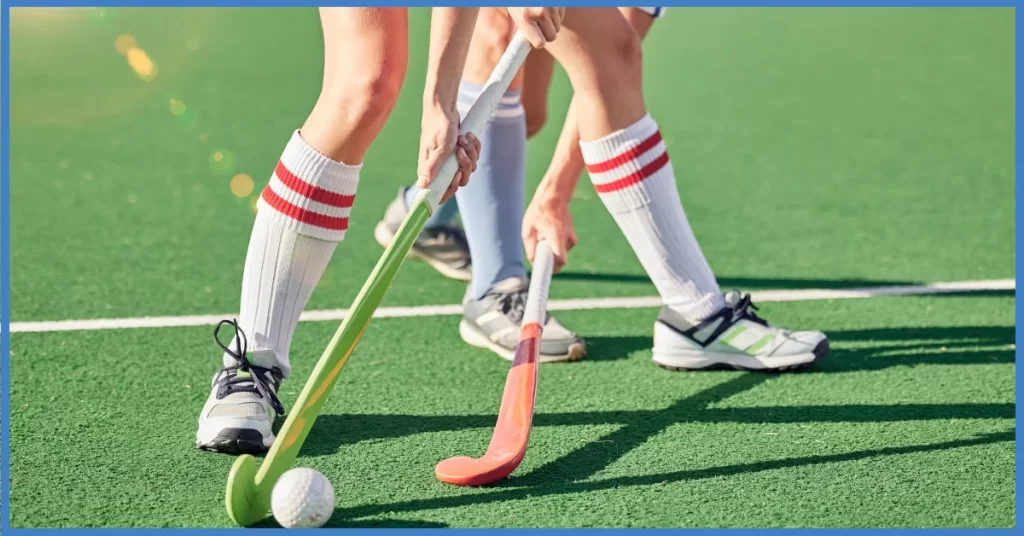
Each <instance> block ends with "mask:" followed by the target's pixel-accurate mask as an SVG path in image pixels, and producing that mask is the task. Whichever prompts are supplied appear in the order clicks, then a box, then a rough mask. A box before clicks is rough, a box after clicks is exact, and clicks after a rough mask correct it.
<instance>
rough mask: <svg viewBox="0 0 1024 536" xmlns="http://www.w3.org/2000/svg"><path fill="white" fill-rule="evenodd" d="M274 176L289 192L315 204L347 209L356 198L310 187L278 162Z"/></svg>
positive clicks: (313, 186)
mask: <svg viewBox="0 0 1024 536" xmlns="http://www.w3.org/2000/svg"><path fill="white" fill-rule="evenodd" d="M274 174H275V175H277V178H278V179H279V180H280V181H281V184H284V185H285V186H287V187H288V189H289V190H291V191H293V192H295V193H297V194H299V195H301V196H302V197H305V198H307V199H312V200H313V201H316V202H317V203H323V204H325V205H330V206H332V207H337V208H349V207H351V206H352V203H353V202H355V200H356V196H354V195H345V194H339V193H335V192H332V191H330V190H324V189H323V188H320V187H319V186H315V185H312V184H310V183H308V182H306V181H304V180H302V179H301V178H299V177H298V176H296V175H295V174H294V173H292V172H291V171H288V168H287V167H285V165H284V162H281V161H278V162H277V167H276V168H274Z"/></svg>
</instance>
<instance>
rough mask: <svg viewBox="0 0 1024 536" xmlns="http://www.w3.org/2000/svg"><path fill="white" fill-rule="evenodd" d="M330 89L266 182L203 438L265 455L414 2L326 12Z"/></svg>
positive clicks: (400, 66)
mask: <svg viewBox="0 0 1024 536" xmlns="http://www.w3.org/2000/svg"><path fill="white" fill-rule="evenodd" d="M320 14H321V21H322V24H323V33H324V78H323V86H322V88H321V92H320V96H319V98H318V100H317V102H316V105H315V107H314V108H313V111H312V113H310V115H309V118H308V119H307V120H306V122H305V123H304V124H303V125H302V128H301V130H297V131H294V132H293V133H291V139H290V141H288V143H287V145H286V146H285V149H284V153H283V155H282V156H281V159H280V161H279V162H278V164H277V166H276V167H275V169H274V173H273V175H272V177H271V180H270V183H269V184H268V185H267V187H266V188H265V189H264V190H263V193H262V195H261V198H260V201H259V211H258V213H257V215H256V221H255V223H254V224H253V231H252V235H251V238H250V241H249V250H248V253H247V254H246V260H245V268H244V272H243V276H242V298H241V310H240V314H239V317H238V321H237V324H235V323H234V322H227V323H222V325H221V326H220V328H228V329H227V330H226V331H229V332H230V333H224V334H222V338H221V339H220V341H223V346H222V347H223V348H224V356H223V365H224V368H223V369H221V371H220V372H218V373H217V375H216V376H215V377H214V380H213V391H212V392H211V393H210V397H209V399H208V400H207V403H206V405H205V407H204V408H203V411H202V414H201V415H200V418H199V431H198V433H197V437H196V445H197V446H198V447H200V448H204V449H207V450H215V451H221V452H227V453H232V454H237V453H259V452H262V451H265V450H266V449H267V448H269V447H270V445H271V444H272V442H273V440H274V433H273V429H272V426H273V423H274V421H275V419H276V418H277V417H278V416H280V415H282V414H283V413H284V408H283V407H282V405H281V403H280V401H279V400H278V397H277V390H278V388H279V386H280V383H281V381H282V380H283V379H284V378H285V377H287V376H288V375H289V373H290V372H291V367H290V365H289V360H288V350H289V347H290V345H291V340H292V336H293V335H294V332H295V328H296V325H297V323H298V320H299V315H300V314H301V312H302V310H303V308H304V307H305V305H306V302H307V301H308V300H309V298H310V296H311V295H312V293H313V289H314V288H315V287H316V285H317V282H318V281H319V280H320V277H321V276H322V275H323V272H324V269H325V268H326V266H327V263H328V261H329V260H330V258H331V256H332V254H333V253H334V249H335V247H336V246H337V244H338V243H339V242H340V241H341V240H342V239H343V238H344V236H345V230H346V229H347V227H348V215H349V211H350V209H351V207H352V203H353V201H354V199H355V194H356V187H357V185H358V182H359V170H360V168H361V167H362V162H363V156H364V155H365V154H366V151H367V149H369V147H370V144H371V143H373V140H374V139H375V138H376V137H377V135H378V134H379V132H380V130H381V128H383V126H384V123H385V122H386V121H387V119H388V116H389V115H390V114H391V111H392V109H393V108H394V105H395V101H396V100H397V98H398V93H399V90H400V89H401V86H402V81H403V79H404V77H405V70H406V63H407V59H408V40H407V39H408V37H407V35H408V32H407V15H406V10H405V8H324V9H321V12H320Z"/></svg>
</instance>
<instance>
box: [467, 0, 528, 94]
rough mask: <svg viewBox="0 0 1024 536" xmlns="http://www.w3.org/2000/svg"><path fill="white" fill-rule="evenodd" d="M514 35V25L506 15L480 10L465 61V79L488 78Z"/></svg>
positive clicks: (490, 10)
mask: <svg viewBox="0 0 1024 536" xmlns="http://www.w3.org/2000/svg"><path fill="white" fill-rule="evenodd" d="M515 33H516V27H515V24H514V23H513V22H512V19H511V18H509V17H508V15H506V14H504V13H502V12H501V11H500V10H498V9H492V8H485V9H482V10H481V11H480V16H479V18H478V20H477V25H476V29H475V30H474V32H473V43H472V46H471V47H470V49H469V56H468V58H467V61H466V73H465V75H466V77H467V78H469V79H470V80H472V79H477V78H479V79H486V78H487V77H488V76H490V73H491V71H492V70H493V69H494V66H495V65H497V64H498V61H499V60H500V59H501V56H502V54H504V53H505V49H506V48H508V44H509V43H510V42H511V41H512V37H513V36H514V35H515Z"/></svg>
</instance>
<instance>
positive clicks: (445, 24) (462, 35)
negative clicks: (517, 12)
mask: <svg viewBox="0 0 1024 536" xmlns="http://www.w3.org/2000/svg"><path fill="white" fill-rule="evenodd" d="M478 12H479V8H475V7H460V8H455V7H435V8H433V12H432V13H431V18H430V54H429V59H428V60H427V82H426V87H425V88H424V90H423V105H424V107H426V106H428V105H430V106H438V105H439V106H442V107H443V108H445V109H448V110H453V109H455V106H456V102H457V100H458V95H459V81H460V80H461V78H462V69H463V67H464V66H465V65H466V56H467V54H468V52H469V43H470V41H471V40H472V38H473V27H474V25H475V24H476V16H477V13H478Z"/></svg>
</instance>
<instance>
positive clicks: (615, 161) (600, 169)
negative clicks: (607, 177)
mask: <svg viewBox="0 0 1024 536" xmlns="http://www.w3.org/2000/svg"><path fill="white" fill-rule="evenodd" d="M660 141H661V131H660V130H659V131H657V132H655V133H654V134H652V135H651V137H649V138H647V139H646V140H644V141H642V142H640V145H637V146H636V147H633V148H632V149H628V150H626V152H624V153H622V154H620V155H618V156H616V157H614V158H610V159H608V160H605V161H604V162H598V163H596V164H587V171H589V172H591V173H604V172H605V171H611V170H613V169H615V168H617V167H619V166H621V165H623V164H625V163H626V162H629V161H630V160H636V159H637V158H639V157H640V155H642V154H644V153H646V152H647V151H649V150H651V148H652V147H654V146H655V145H657V144H658V142H660Z"/></svg>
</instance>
